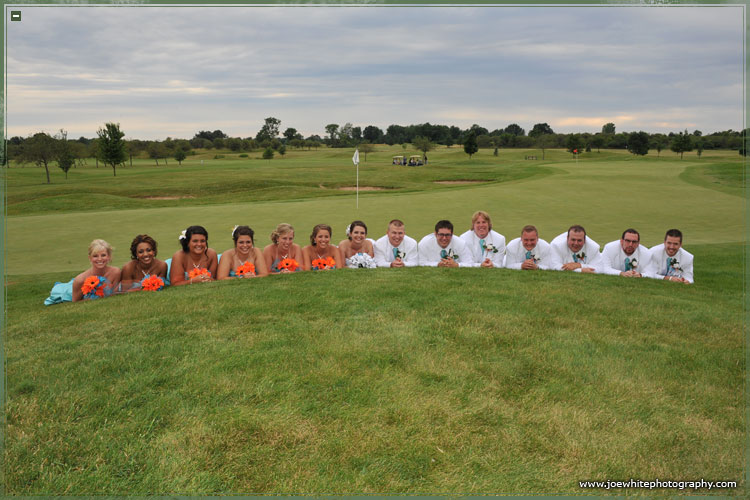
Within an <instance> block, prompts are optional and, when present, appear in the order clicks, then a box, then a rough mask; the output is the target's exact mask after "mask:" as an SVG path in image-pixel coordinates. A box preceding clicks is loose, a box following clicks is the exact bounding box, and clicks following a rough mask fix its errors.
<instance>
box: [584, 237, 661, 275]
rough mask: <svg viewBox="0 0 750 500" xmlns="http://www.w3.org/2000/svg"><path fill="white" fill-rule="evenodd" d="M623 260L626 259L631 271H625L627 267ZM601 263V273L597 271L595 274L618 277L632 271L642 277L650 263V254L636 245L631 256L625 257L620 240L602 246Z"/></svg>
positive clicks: (646, 273) (644, 248) (646, 272)
mask: <svg viewBox="0 0 750 500" xmlns="http://www.w3.org/2000/svg"><path fill="white" fill-rule="evenodd" d="M625 259H628V262H629V263H630V265H631V269H625V268H626V267H627V265H626V263H625ZM602 261H603V264H604V265H603V266H602V268H601V271H600V270H598V269H597V272H601V273H604V274H617V275H619V274H620V273H621V272H625V271H629V270H633V271H635V272H637V273H641V274H642V275H643V276H647V275H648V273H649V266H650V263H651V252H649V250H648V248H646V247H645V246H643V245H638V248H636V249H635V252H633V255H626V254H625V251H624V250H623V249H622V245H621V243H620V240H615V241H610V242H609V243H607V244H606V245H604V250H602Z"/></svg>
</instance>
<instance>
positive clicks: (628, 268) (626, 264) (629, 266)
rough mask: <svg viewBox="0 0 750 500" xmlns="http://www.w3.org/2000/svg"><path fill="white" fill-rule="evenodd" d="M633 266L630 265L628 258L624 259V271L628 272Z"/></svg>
mask: <svg viewBox="0 0 750 500" xmlns="http://www.w3.org/2000/svg"><path fill="white" fill-rule="evenodd" d="M631 269H633V266H631V265H630V257H625V270H626V271H630V270H631Z"/></svg>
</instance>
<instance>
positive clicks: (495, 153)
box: [492, 146, 500, 156]
mask: <svg viewBox="0 0 750 500" xmlns="http://www.w3.org/2000/svg"><path fill="white" fill-rule="evenodd" d="M492 154H493V155H495V156H498V155H499V154H500V153H499V152H498V148H497V146H495V151H493V153H492Z"/></svg>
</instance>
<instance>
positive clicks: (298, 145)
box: [289, 138, 305, 149]
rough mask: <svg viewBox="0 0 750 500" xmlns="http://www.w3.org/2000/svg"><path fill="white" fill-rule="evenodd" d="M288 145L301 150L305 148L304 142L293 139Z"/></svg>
mask: <svg viewBox="0 0 750 500" xmlns="http://www.w3.org/2000/svg"><path fill="white" fill-rule="evenodd" d="M289 145H290V146H292V147H293V148H297V149H302V148H303V147H305V140H304V139H297V138H294V139H292V140H291V141H289Z"/></svg>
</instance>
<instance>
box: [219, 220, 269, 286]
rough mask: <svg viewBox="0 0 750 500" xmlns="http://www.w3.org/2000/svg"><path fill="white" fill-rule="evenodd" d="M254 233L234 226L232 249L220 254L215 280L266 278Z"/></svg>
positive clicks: (266, 269) (266, 273)
mask: <svg viewBox="0 0 750 500" xmlns="http://www.w3.org/2000/svg"><path fill="white" fill-rule="evenodd" d="M254 236H255V232H254V231H253V230H252V229H250V228H249V227H248V226H236V227H235V228H234V230H233V231H232V239H233V240H234V248H231V249H229V250H227V251H226V252H222V254H221V261H219V271H218V274H217V277H216V279H220V280H226V279H230V278H253V277H255V276H267V275H268V268H267V267H266V261H265V259H264V258H263V252H261V251H260V249H259V248H255V241H254V239H253V238H254Z"/></svg>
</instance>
